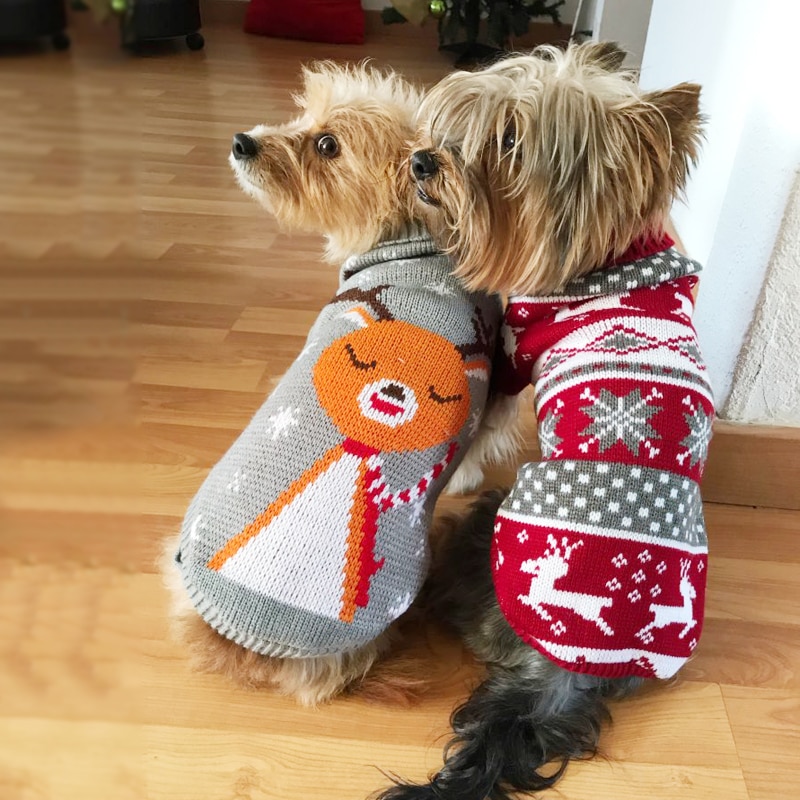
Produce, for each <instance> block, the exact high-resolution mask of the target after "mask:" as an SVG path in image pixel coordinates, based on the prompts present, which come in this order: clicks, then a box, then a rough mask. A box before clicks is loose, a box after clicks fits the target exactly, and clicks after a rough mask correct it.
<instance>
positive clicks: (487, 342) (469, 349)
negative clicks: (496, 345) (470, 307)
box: [456, 306, 493, 361]
mask: <svg viewBox="0 0 800 800" xmlns="http://www.w3.org/2000/svg"><path fill="white" fill-rule="evenodd" d="M472 329H473V330H474V331H475V341H474V342H471V343H469V344H460V345H458V346H457V347H456V350H458V352H459V353H461V358H463V359H464V361H466V360H467V359H468V358H470V356H484V357H485V358H486V359H488V360H489V361H491V360H492V355H493V353H492V345H491V341H492V333H493V330H492V326H491V325H487V324H486V321H485V320H484V318H483V312H482V311H481V309H480V308H479V307H478V306H475V311H474V312H473V315H472Z"/></svg>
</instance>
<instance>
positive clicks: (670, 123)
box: [642, 83, 703, 160]
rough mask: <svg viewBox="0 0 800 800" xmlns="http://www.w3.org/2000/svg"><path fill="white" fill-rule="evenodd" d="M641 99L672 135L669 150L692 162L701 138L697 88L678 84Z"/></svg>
mask: <svg viewBox="0 0 800 800" xmlns="http://www.w3.org/2000/svg"><path fill="white" fill-rule="evenodd" d="M642 99H643V100H644V101H645V102H646V103H649V104H651V105H652V106H653V107H654V108H656V109H657V110H658V112H659V113H660V114H661V116H662V117H663V118H664V120H665V121H666V123H667V127H668V128H669V132H670V134H671V136H672V150H673V152H677V153H678V154H679V155H682V156H684V157H688V158H691V159H692V160H694V159H695V158H696V157H697V148H698V146H699V144H700V138H701V136H702V124H703V117H702V115H701V114H700V86H698V85H697V84H696V83H679V84H678V85H677V86H673V87H672V88H671V89H666V90H665V91H661V92H649V93H647V94H645V95H644V96H643V97H642Z"/></svg>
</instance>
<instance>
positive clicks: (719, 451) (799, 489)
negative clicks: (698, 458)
mask: <svg viewBox="0 0 800 800" xmlns="http://www.w3.org/2000/svg"><path fill="white" fill-rule="evenodd" d="M523 429H524V432H525V441H526V442H533V445H532V446H530V447H526V449H525V452H524V453H523V454H522V455H521V457H520V463H523V462H525V461H538V460H539V459H540V458H541V453H540V452H539V448H538V445H537V444H536V431H535V422H534V420H533V416H532V415H531V414H528V413H525V414H524V415H523ZM513 479H514V470H512V469H506V468H497V469H493V470H491V471H490V472H489V474H487V480H486V485H488V486H505V485H509V484H510V483H511V482H512V481H513ZM702 492H703V499H704V500H705V502H707V503H728V504H731V505H740V506H761V507H766V508H785V509H792V510H800V428H784V427H773V426H767V425H741V424H736V423H732V422H724V421H721V420H718V421H717V422H716V423H715V425H714V438H713V439H712V441H711V448H710V451H709V454H708V465H707V466H706V472H705V475H704V477H703V486H702Z"/></svg>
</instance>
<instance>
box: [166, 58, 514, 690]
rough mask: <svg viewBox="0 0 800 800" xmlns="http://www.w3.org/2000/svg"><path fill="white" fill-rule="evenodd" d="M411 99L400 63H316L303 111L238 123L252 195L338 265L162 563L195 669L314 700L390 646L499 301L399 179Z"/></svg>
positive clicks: (424, 558)
mask: <svg viewBox="0 0 800 800" xmlns="http://www.w3.org/2000/svg"><path fill="white" fill-rule="evenodd" d="M420 99H421V98H420V96H419V94H418V92H417V91H416V90H415V89H414V88H412V86H411V85H409V84H408V83H406V82H405V81H404V80H402V79H401V78H399V77H398V76H396V75H394V74H382V73H380V72H379V71H377V70H375V69H372V68H369V67H366V66H359V67H350V68H348V67H341V66H336V65H334V64H332V63H322V64H317V65H315V66H314V67H312V68H310V69H306V70H305V71H304V92H303V94H302V95H301V96H300V97H298V98H297V101H298V104H299V105H300V107H301V109H302V112H303V113H302V115H301V116H300V117H299V118H297V119H295V120H294V121H292V122H289V123H288V124H285V125H280V126H273V127H270V126H265V125H262V126H258V127H256V128H254V129H253V130H251V131H250V132H249V133H239V134H236V136H235V137H234V140H233V146H232V151H231V156H230V163H231V166H232V168H233V170H234V173H235V175H236V178H237V180H238V182H239V184H240V185H241V187H242V188H243V189H244V191H245V192H247V193H248V194H249V195H251V196H253V197H254V198H255V199H256V200H258V201H259V202H260V203H261V204H262V205H264V206H265V207H266V208H267V209H268V210H269V211H270V212H271V213H272V214H273V215H274V216H275V217H276V219H277V220H278V221H279V222H280V223H281V224H282V225H284V226H287V227H290V228H293V229H299V230H305V231H311V232H319V233H323V234H324V235H325V236H326V238H327V247H326V255H327V257H328V259H329V260H331V261H334V262H341V261H344V265H343V267H342V271H341V281H340V288H339V292H338V293H337V295H336V296H335V297H334V298H333V299H332V301H331V302H330V304H329V305H327V306H326V307H325V308H324V309H323V311H322V312H321V314H320V316H319V318H318V319H317V321H316V323H315V324H314V326H313V328H312V330H311V333H310V334H309V337H308V340H307V342H306V347H305V348H304V350H303V352H302V353H301V354H300V356H299V357H298V359H297V360H296V361H295V363H294V364H293V365H292V366H291V367H290V368H289V370H288V372H287V373H286V375H284V377H283V378H282V379H281V380H280V382H279V383H278V385H277V386H276V388H275V389H274V391H273V392H272V394H271V395H270V397H269V398H268V399H267V401H266V402H265V404H264V405H263V406H262V408H261V409H260V410H259V411H258V412H257V414H256V415H255V417H254V418H253V420H252V421H251V423H250V425H249V426H248V428H247V429H246V430H245V431H244V432H243V433H242V435H241V436H240V437H239V438H238V440H237V441H236V442H235V443H234V444H233V446H232V447H231V449H230V450H229V451H228V452H227V453H226V454H225V456H224V457H223V458H222V460H221V461H220V462H219V463H218V464H217V465H216V466H215V467H214V469H213V470H212V471H211V473H210V475H209V476H208V478H207V479H206V481H205V482H204V484H203V486H202V487H201V488H200V490H199V492H198V493H197V495H196V496H195V498H194V499H193V500H192V503H191V505H190V507H189V510H188V512H187V514H186V518H185V520H184V524H183V530H182V532H181V535H180V537H179V540H178V543H177V546H174V547H173V548H172V550H173V552H175V551H177V553H176V555H175V556H174V560H173V562H172V563H171V564H170V565H169V567H168V575H169V581H170V585H171V588H172V590H173V595H174V597H175V602H176V607H175V611H174V616H175V618H176V620H177V622H178V626H177V627H178V629H179V635H180V636H181V638H183V639H184V641H186V642H187V643H188V645H189V647H190V649H191V651H192V652H193V655H194V658H195V662H196V663H197V665H198V666H199V667H201V668H203V669H205V670H207V671H215V672H222V673H225V674H227V675H229V676H230V677H232V678H234V679H236V680H237V681H238V682H240V683H243V684H245V685H248V686H254V687H255V686H262V685H273V686H275V687H277V688H278V689H279V690H280V691H282V692H284V693H286V694H292V695H294V696H295V697H296V698H297V699H298V701H299V702H301V703H304V704H307V705H313V704H316V703H319V702H322V701H324V700H327V699H329V698H331V697H332V696H334V695H335V694H337V693H338V692H340V691H342V690H343V689H345V688H346V687H349V686H351V685H352V684H354V683H356V682H361V681H363V678H364V676H365V675H366V674H367V672H368V671H369V670H370V668H371V667H372V665H373V663H374V662H375V661H376V659H377V658H378V657H379V656H380V655H381V654H382V653H384V652H385V651H386V650H387V648H388V646H389V641H390V632H391V628H390V625H391V623H393V621H394V620H396V619H397V618H398V617H400V615H401V614H403V612H404V611H405V610H406V609H407V608H408V607H409V605H410V604H411V602H412V601H413V599H414V597H415V595H416V594H417V592H418V590H419V588H420V586H421V584H422V582H423V580H424V577H425V573H426V571H427V562H428V544H427V536H426V532H427V528H428V525H429V523H430V517H431V511H432V507H433V504H434V503H435V500H436V497H437V495H438V494H439V492H440V491H441V489H442V488H443V486H444V485H445V483H446V480H447V478H448V477H449V476H450V475H451V474H452V472H453V470H454V469H455V468H456V467H457V465H458V463H459V462H460V460H461V458H462V456H463V454H464V453H465V452H466V450H467V448H468V446H469V443H470V441H471V439H473V438H474V436H475V433H476V431H477V428H478V425H479V421H480V417H481V414H482V411H483V406H484V403H485V400H486V392H487V386H488V372H489V366H490V362H491V355H492V353H493V350H494V343H495V334H496V332H497V330H498V329H499V323H500V312H501V309H500V302H499V299H498V298H496V297H488V296H487V295H485V294H483V293H481V294H470V293H468V292H466V291H465V290H464V288H463V287H462V286H461V285H460V284H459V283H458V281H457V280H456V279H455V278H454V277H453V276H452V274H451V273H452V263H451V261H450V260H449V259H448V258H447V257H445V256H443V255H442V254H441V253H439V252H438V250H437V249H436V246H435V245H434V243H433V241H432V240H431V239H430V237H429V236H428V235H427V234H426V233H425V232H424V231H423V230H422V228H421V227H420V226H419V223H418V221H417V220H416V219H415V218H414V216H413V215H412V214H411V213H410V206H409V204H408V202H407V197H406V194H404V193H402V192H401V191H400V187H401V186H403V185H404V184H407V182H408V179H407V177H406V176H407V172H408V169H407V157H408V153H409V152H410V151H409V150H408V142H409V141H410V139H411V137H412V135H413V131H414V128H413V120H414V115H415V112H416V111H417V109H418V107H419V103H420ZM381 682H383V685H380V684H381ZM417 682H419V681H418V679H415V678H412V679H410V680H409V679H408V678H407V676H405V675H403V673H402V670H401V671H399V672H398V673H396V674H393V673H392V671H391V670H387V671H385V672H384V674H383V675H382V676H379V677H378V679H377V680H373V681H372V687H371V692H372V695H373V697H374V698H376V699H402V698H400V697H398V695H401V694H402V693H403V691H404V690H405V689H406V688H408V686H410V685H412V684H414V683H417Z"/></svg>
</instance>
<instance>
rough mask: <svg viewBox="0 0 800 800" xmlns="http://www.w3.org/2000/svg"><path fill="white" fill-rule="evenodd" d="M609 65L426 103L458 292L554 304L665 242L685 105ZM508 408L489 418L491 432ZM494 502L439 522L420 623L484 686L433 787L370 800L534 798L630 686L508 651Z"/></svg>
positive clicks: (616, 54) (542, 63) (594, 58)
mask: <svg viewBox="0 0 800 800" xmlns="http://www.w3.org/2000/svg"><path fill="white" fill-rule="evenodd" d="M621 61H622V54H621V52H620V51H619V50H618V49H617V48H616V47H614V46H609V45H583V46H570V47H569V48H568V49H567V50H566V51H565V52H561V51H558V50H555V49H553V48H549V47H548V48H540V49H539V50H537V51H535V52H534V53H533V54H532V55H528V56H514V57H511V58H508V59H506V60H504V61H501V62H499V63H497V64H495V65H493V66H491V67H489V68H488V69H486V70H484V71H482V72H478V73H474V74H471V73H465V72H457V73H455V74H453V75H450V76H449V77H447V78H445V79H444V80H443V81H442V82H441V83H439V84H438V85H437V86H436V87H434V88H433V89H432V90H431V92H430V93H429V95H428V96H427V98H426V100H425V102H424V103H423V106H422V111H421V115H422V120H423V122H422V124H421V128H420V132H419V134H418V138H417V147H418V148H424V149H423V150H421V151H420V150H418V152H416V153H415V154H414V155H413V156H412V158H411V165H412V169H416V173H415V176H416V178H417V186H416V190H417V191H416V194H417V197H418V198H419V201H420V202H419V204H420V206H421V207H423V208H424V209H425V219H426V222H427V224H428V225H429V227H430V229H431V230H432V232H433V233H434V235H435V236H438V238H439V240H440V244H441V245H442V246H444V247H446V248H448V249H449V250H450V251H451V252H453V253H454V254H455V256H456V258H457V260H458V266H457V274H459V275H460V276H461V277H462V278H463V279H464V280H465V282H466V283H467V284H468V285H469V286H471V287H472V288H477V287H480V288H482V289H485V290H487V291H499V292H503V293H508V294H524V295H535V294H542V293H548V292H552V291H554V290H557V289H558V288H560V287H562V286H563V285H564V284H565V283H567V282H568V281H570V280H572V279H574V278H576V277H578V276H580V275H582V274H585V273H587V272H589V271H591V270H592V269H596V268H598V267H599V266H601V265H603V264H604V263H606V262H607V260H608V258H609V255H611V256H616V255H619V254H621V253H622V252H623V251H624V250H626V249H627V248H628V246H629V245H630V244H631V243H632V242H633V241H635V240H636V239H639V238H640V237H642V236H645V235H647V234H657V233H660V232H662V231H663V226H664V224H665V221H666V217H667V213H668V210H669V208H670V205H671V203H672V200H673V199H674V197H675V196H676V195H677V194H678V193H679V192H680V191H681V190H682V188H683V185H684V182H685V180H686V176H687V172H688V170H689V167H690V165H691V163H692V162H694V160H695V158H696V156H697V150H698V146H699V141H700V136H701V118H700V115H699V113H698V98H699V87H698V86H695V85H692V84H681V85H680V86H676V87H674V88H673V89H669V90H667V91H664V92H650V93H642V92H640V91H639V89H638V88H637V86H636V83H635V80H634V76H633V75H632V74H629V73H625V72H619V71H617V69H618V67H619V65H620V64H621ZM415 161H417V167H418V168H415ZM509 408H510V406H506V407H505V408H504V407H503V406H502V404H501V405H500V406H498V409H499V410H498V412H497V415H496V418H495V419H494V422H493V424H494V426H495V427H497V426H501V425H502V421H503V414H506V415H509V414H510V411H509ZM488 435H489V436H490V435H491V432H489V434H488ZM484 447H485V448H486V449H487V451H490V450H491V447H490V445H488V444H485V445H484ZM503 498H504V493H502V492H492V493H489V494H486V495H484V496H483V497H482V498H481V499H480V500H479V501H478V502H477V503H476V504H475V505H474V506H473V507H472V510H471V512H470V513H469V514H468V515H467V517H466V518H465V519H464V520H461V521H459V520H457V519H454V520H451V522H450V528H451V531H450V534H449V536H448V538H447V540H446V542H445V543H444V545H443V546H442V547H441V548H439V550H438V552H437V556H436V561H437V564H438V566H436V565H435V566H434V571H433V573H432V576H431V579H430V586H431V589H430V597H431V602H432V605H433V607H434V609H435V610H436V611H437V613H438V615H439V617H440V618H442V619H444V620H446V621H448V622H449V623H450V624H451V625H452V626H453V627H454V628H455V629H456V631H457V632H458V633H459V634H460V635H461V637H462V638H463V639H464V641H465V642H466V643H467V644H468V645H469V647H470V648H471V649H472V650H473V651H474V652H475V654H476V655H477V657H478V658H479V659H481V660H482V661H484V662H485V663H486V664H487V665H488V669H489V674H488V677H487V679H486V680H485V681H484V682H483V683H482V684H481V685H480V686H479V687H478V688H477V689H476V690H475V692H474V693H473V694H472V696H471V697H470V698H469V699H468V700H467V701H466V702H465V703H464V704H463V705H462V706H460V707H459V708H458V709H456V711H455V712H454V714H453V717H452V725H453V731H454V737H453V739H452V741H451V742H450V743H449V744H448V745H447V747H446V748H445V763H444V766H443V767H442V769H441V770H440V771H439V772H438V773H436V775H434V776H433V777H432V778H431V780H430V781H429V782H428V783H424V784H421V785H415V784H405V783H400V784H398V785H396V786H393V787H391V788H390V789H387V790H386V791H385V792H383V793H382V794H381V795H380V800H486V799H487V798H488V799H489V800H507V799H508V798H509V797H510V796H511V793H512V792H514V791H537V790H541V789H546V788H548V787H550V786H552V785H553V784H554V783H555V782H556V781H557V780H558V779H559V778H560V777H561V775H562V774H563V772H564V770H565V768H566V766H567V764H568V762H569V761H570V759H573V758H580V757H585V756H589V755H592V754H594V753H595V751H596V749H597V744H598V739H599V735H600V730H601V727H602V725H603V724H604V723H605V722H606V721H607V720H608V719H609V713H608V707H607V701H608V700H609V699H612V698H619V697H624V696H626V695H628V694H630V693H631V692H633V691H634V690H635V689H636V688H637V687H638V686H639V685H640V684H641V682H642V680H641V679H639V678H626V679H614V680H611V679H605V678H598V677H594V676H591V675H583V674H577V673H572V672H568V671H566V670H564V669H562V668H561V667H559V666H556V665H555V664H553V663H552V662H551V661H549V660H548V659H546V658H545V657H544V656H542V655H540V654H539V653H538V652H537V651H536V650H534V649H533V648H532V647H530V646H528V645H527V644H525V643H524V642H523V641H522V640H521V639H520V638H519V637H518V636H517V635H516V634H515V633H514V631H513V630H512V629H511V627H510V626H509V625H508V623H507V622H506V619H505V617H504V616H503V614H502V612H501V610H500V608H499V606H498V604H497V600H496V597H495V592H494V586H493V581H492V576H491V568H490V547H491V541H492V534H493V527H494V520H495V514H496V512H497V509H498V507H499V505H500V503H501V502H502V500H503Z"/></svg>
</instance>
